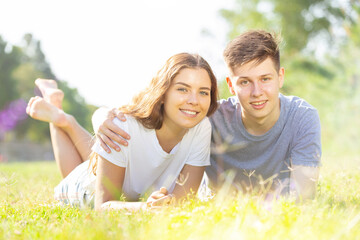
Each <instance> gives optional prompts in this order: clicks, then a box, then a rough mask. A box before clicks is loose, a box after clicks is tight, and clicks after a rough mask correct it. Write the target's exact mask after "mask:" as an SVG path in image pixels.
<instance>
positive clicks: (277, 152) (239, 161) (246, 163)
mask: <svg viewBox="0 0 360 240" xmlns="http://www.w3.org/2000/svg"><path fill="white" fill-rule="evenodd" d="M279 98H280V109H281V110H280V111H281V112H280V117H279V119H278V121H277V122H276V123H275V125H274V126H273V127H272V128H271V129H270V130H269V131H268V132H267V133H265V134H264V135H261V136H254V135H251V134H249V133H248V132H247V131H246V129H245V127H244V125H243V122H242V118H241V106H240V103H239V100H238V98H237V97H230V98H228V99H227V100H221V101H220V106H219V109H218V110H217V111H216V112H215V114H214V115H212V116H211V117H210V121H211V124H212V131H213V134H212V148H211V149H212V153H211V166H209V167H207V169H206V173H207V175H208V177H209V179H210V181H211V182H212V183H214V184H216V183H220V182H219V179H221V178H222V177H223V173H224V172H227V171H229V170H230V171H233V173H234V174H235V179H234V185H236V186H238V187H239V188H241V189H242V190H245V191H247V190H251V189H254V188H256V187H259V186H260V185H261V184H262V183H263V184H265V185H266V184H267V183H271V182H272V183H274V184H273V187H276V186H277V185H278V184H282V183H284V182H285V181H286V180H288V179H289V178H290V171H291V166H293V165H302V166H310V167H318V166H319V165H320V157H321V131H320V119H319V115H318V112H317V110H316V109H315V108H314V107H312V106H311V105H310V104H308V103H307V102H306V101H305V100H303V99H301V98H299V97H294V96H284V95H282V94H280V95H279Z"/></svg>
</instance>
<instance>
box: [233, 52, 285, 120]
mask: <svg viewBox="0 0 360 240" xmlns="http://www.w3.org/2000/svg"><path fill="white" fill-rule="evenodd" d="M255 62H256V61H255V60H253V61H251V62H248V63H246V64H244V65H242V66H239V67H235V68H234V69H231V70H230V77H229V78H227V79H226V80H227V83H228V86H229V89H230V92H231V93H232V94H234V95H236V96H237V97H238V99H239V101H240V104H241V107H242V118H243V122H244V124H245V123H246V122H247V123H249V121H251V122H253V123H257V124H265V125H266V123H267V122H269V123H270V124H271V123H275V122H276V121H277V119H278V118H279V116H280V103H279V90H280V88H281V87H282V85H283V82H284V68H281V69H280V70H279V72H278V71H277V70H276V69H275V66H274V63H273V61H272V60H271V58H267V59H265V61H263V62H262V63H260V64H258V65H256V64H255ZM245 125H246V124H245Z"/></svg>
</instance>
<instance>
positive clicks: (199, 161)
mask: <svg viewBox="0 0 360 240" xmlns="http://www.w3.org/2000/svg"><path fill="white" fill-rule="evenodd" d="M193 134H194V140H193V142H192V148H191V152H190V154H189V157H188V159H187V160H186V162H185V164H188V165H192V166H209V165H210V141H211V124H210V121H209V119H208V118H207V117H206V118H205V119H204V120H202V121H201V122H200V123H199V125H198V126H196V129H195V131H194V133H193Z"/></svg>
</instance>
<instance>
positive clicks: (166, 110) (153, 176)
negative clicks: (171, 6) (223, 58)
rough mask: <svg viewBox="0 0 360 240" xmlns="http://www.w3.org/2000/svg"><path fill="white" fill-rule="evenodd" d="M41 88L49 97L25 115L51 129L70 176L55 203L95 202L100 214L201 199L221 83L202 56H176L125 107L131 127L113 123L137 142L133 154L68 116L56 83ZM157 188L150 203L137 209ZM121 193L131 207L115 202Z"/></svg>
mask: <svg viewBox="0 0 360 240" xmlns="http://www.w3.org/2000/svg"><path fill="white" fill-rule="evenodd" d="M35 84H36V85H37V86H38V87H39V88H40V90H41V92H42V94H43V98H40V97H34V98H32V99H30V101H29V104H28V108H27V113H28V114H29V115H30V116H31V117H33V118H35V119H39V120H42V121H47V122H49V123H50V133H51V139H52V144H53V148H54V154H55V159H56V162H57V164H58V166H59V168H60V171H61V173H62V175H63V177H64V179H63V180H62V182H61V183H60V184H59V185H58V186H57V187H56V188H55V198H56V199H59V200H61V201H62V202H64V203H68V204H72V205H77V206H84V205H89V204H90V205H91V204H92V203H93V200H94V199H95V204H94V205H95V209H106V208H115V209H118V208H130V209H134V208H135V209H137V208H142V207H144V206H149V205H152V204H156V203H157V202H162V201H163V199H166V200H167V201H169V200H170V199H171V198H173V197H174V196H176V199H181V198H184V197H186V196H187V195H188V194H194V193H196V192H197V189H198V187H199V184H200V181H201V179H202V176H203V173H204V168H205V166H206V165H209V163H210V160H209V157H210V137H211V125H210V122H209V120H208V119H207V117H206V116H209V115H210V114H212V113H213V112H214V111H215V110H216V108H217V86H216V78H215V76H214V74H213V72H212V70H211V68H210V66H209V64H208V63H207V62H206V61H205V60H204V59H203V58H202V57H200V56H199V55H195V54H188V53H180V54H177V55H174V56H172V57H170V58H169V59H168V60H167V62H166V63H165V65H164V66H163V67H162V68H161V69H160V70H159V72H158V73H157V75H156V76H155V77H154V78H153V79H152V81H151V83H150V85H149V86H148V87H147V88H146V89H145V90H144V91H142V92H140V93H139V94H138V95H137V96H135V97H134V99H133V102H132V103H131V104H129V105H126V106H123V107H121V108H120V110H121V111H122V112H124V113H125V114H127V121H126V122H121V121H119V120H118V119H117V118H115V119H114V123H115V124H117V125H118V126H121V127H122V128H123V129H125V130H126V131H128V132H129V133H130V134H131V136H132V139H131V140H130V141H129V146H128V147H126V148H122V146H120V145H119V147H120V148H122V149H121V151H120V152H116V151H112V152H111V153H108V152H106V151H104V150H103V148H101V147H100V143H99V142H95V143H93V140H92V138H91V135H90V134H89V133H88V132H87V131H86V130H84V129H83V128H82V127H81V126H80V125H79V124H78V123H77V122H76V120H75V119H74V117H72V116H70V115H68V114H66V113H65V112H63V111H62V108H61V102H62V98H63V93H62V92H61V91H60V90H59V89H57V85H56V82H55V81H53V80H42V79H38V80H36V81H35ZM91 146H92V151H93V152H92V153H91ZM90 153H91V158H90V161H89V162H88V161H86V160H87V159H88V156H89V154H90ZM89 164H90V166H89ZM91 169H92V171H90V170H91ZM157 189H160V191H157V192H155V193H153V195H151V196H150V198H149V199H148V204H145V203H143V202H136V201H139V200H140V199H141V198H144V197H146V196H149V195H150V193H151V192H153V191H154V190H157ZM94 192H95V198H94ZM168 192H169V193H171V195H170V194H168ZM121 194H122V195H123V196H124V197H125V198H124V199H125V201H126V202H125V201H117V200H118V199H119V197H120V195H121ZM159 196H163V198H160V200H159ZM161 200H162V201H161ZM129 201H130V202H129ZM149 203H150V204H149Z"/></svg>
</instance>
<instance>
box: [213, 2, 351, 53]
mask: <svg viewBox="0 0 360 240" xmlns="http://www.w3.org/2000/svg"><path fill="white" fill-rule="evenodd" d="M220 14H221V16H222V17H224V19H225V20H226V21H227V22H228V23H229V25H230V31H229V34H228V36H229V38H230V39H232V38H234V37H235V36H237V35H239V34H240V33H241V32H244V31H245V30H247V29H265V30H267V31H270V32H276V33H281V36H282V38H283V40H284V44H285V45H286V47H285V48H284V50H283V51H282V53H283V55H284V56H293V55H294V54H296V53H298V52H300V51H302V50H304V49H308V50H312V51H314V50H316V49H317V47H318V45H317V44H312V45H311V44H310V45H309V43H310V42H312V43H319V41H316V42H314V41H315V40H317V39H319V38H320V39H322V43H321V44H324V42H327V43H329V44H332V43H333V39H334V35H335V34H336V33H337V30H338V27H339V26H341V22H342V21H343V19H344V18H345V10H344V9H343V7H342V6H341V5H340V3H339V1H332V0H293V1H283V0H254V1H242V0H235V6H234V8H232V9H222V10H221V11H220Z"/></svg>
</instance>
